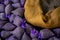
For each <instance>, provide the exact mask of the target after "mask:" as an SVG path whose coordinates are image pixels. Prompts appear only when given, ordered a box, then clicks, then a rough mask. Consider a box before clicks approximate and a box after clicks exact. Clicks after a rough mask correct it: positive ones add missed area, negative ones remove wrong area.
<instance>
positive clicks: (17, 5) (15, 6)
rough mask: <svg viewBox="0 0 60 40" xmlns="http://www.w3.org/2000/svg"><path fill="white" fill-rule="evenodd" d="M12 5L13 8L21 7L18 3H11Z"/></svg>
mask: <svg viewBox="0 0 60 40" xmlns="http://www.w3.org/2000/svg"><path fill="white" fill-rule="evenodd" d="M12 6H13V7H14V8H20V7H21V5H20V3H14V4H12Z"/></svg>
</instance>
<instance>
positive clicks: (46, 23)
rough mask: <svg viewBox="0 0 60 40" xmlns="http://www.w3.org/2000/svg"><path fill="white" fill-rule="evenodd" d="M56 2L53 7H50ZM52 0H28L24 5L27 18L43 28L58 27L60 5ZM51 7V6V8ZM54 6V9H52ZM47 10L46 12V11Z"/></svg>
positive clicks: (59, 24) (59, 22) (59, 23)
mask: <svg viewBox="0 0 60 40" xmlns="http://www.w3.org/2000/svg"><path fill="white" fill-rule="evenodd" d="M52 3H54V4H55V5H53V6H52V7H50V6H51V5H52ZM56 3H58V4H59V2H58V1H56V0H52V1H51V2H48V3H47V0H26V3H25V5H24V8H25V13H24V16H25V18H26V20H27V21H28V22H29V23H31V24H32V25H34V26H38V27H42V28H56V27H59V26H60V5H57V4H56ZM49 7H50V8H49ZM52 8H53V9H52ZM44 11H46V12H44Z"/></svg>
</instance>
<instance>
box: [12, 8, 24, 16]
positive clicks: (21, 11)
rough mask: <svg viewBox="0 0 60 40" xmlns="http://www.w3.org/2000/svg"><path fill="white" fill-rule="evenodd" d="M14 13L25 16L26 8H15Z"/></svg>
mask: <svg viewBox="0 0 60 40" xmlns="http://www.w3.org/2000/svg"><path fill="white" fill-rule="evenodd" d="M12 13H13V14H15V15H19V16H21V17H22V16H23V13H24V9H23V8H17V9H15V10H13V11H12Z"/></svg>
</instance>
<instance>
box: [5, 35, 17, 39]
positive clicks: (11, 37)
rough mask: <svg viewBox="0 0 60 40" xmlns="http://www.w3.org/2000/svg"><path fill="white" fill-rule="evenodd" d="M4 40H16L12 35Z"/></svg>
mask: <svg viewBox="0 0 60 40" xmlns="http://www.w3.org/2000/svg"><path fill="white" fill-rule="evenodd" d="M6 40H17V39H16V38H14V35H12V36H10V37H9V38H7V39H6Z"/></svg>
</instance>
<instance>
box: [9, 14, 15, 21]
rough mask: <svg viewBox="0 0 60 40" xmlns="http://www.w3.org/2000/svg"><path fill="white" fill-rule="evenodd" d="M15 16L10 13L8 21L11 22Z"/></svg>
mask: <svg viewBox="0 0 60 40" xmlns="http://www.w3.org/2000/svg"><path fill="white" fill-rule="evenodd" d="M15 17H16V16H15V15H14V14H12V15H11V16H10V17H9V21H10V22H13V21H14V19H15Z"/></svg>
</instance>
